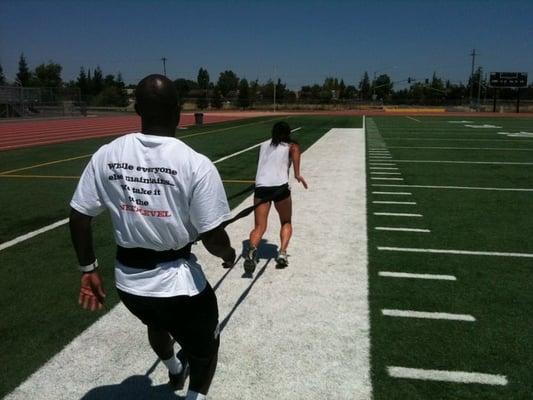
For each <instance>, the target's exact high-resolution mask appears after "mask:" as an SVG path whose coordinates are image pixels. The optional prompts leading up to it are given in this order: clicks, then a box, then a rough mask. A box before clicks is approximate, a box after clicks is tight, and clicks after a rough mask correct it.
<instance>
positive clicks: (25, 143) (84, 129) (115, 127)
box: [0, 114, 243, 150]
mask: <svg viewBox="0 0 533 400" xmlns="http://www.w3.org/2000/svg"><path fill="white" fill-rule="evenodd" d="M239 118H243V116H241V117H238V116H236V115H229V114H228V115H224V114H204V123H206V124H212V123H215V122H222V121H229V120H235V119H239ZM193 123H194V115H192V114H182V115H181V120H180V126H188V125H192V124H193ZM140 129H141V119H140V118H139V117H138V116H115V117H93V118H91V117H86V118H76V119H58V120H40V121H16V122H6V123H1V124H0V150H11V149H17V148H21V147H33V146H41V145H45V144H53V143H64V142H71V141H75V140H82V139H91V138H97V137H104V136H118V135H123V134H126V133H131V132H139V131H140Z"/></svg>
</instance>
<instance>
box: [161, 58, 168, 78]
mask: <svg viewBox="0 0 533 400" xmlns="http://www.w3.org/2000/svg"><path fill="white" fill-rule="evenodd" d="M161 61H163V75H165V76H167V58H166V57H161Z"/></svg>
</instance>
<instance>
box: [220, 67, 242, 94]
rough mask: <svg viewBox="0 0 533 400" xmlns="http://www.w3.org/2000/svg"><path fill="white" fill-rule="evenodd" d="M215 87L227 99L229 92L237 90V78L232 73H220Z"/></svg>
mask: <svg viewBox="0 0 533 400" xmlns="http://www.w3.org/2000/svg"><path fill="white" fill-rule="evenodd" d="M217 86H218V87H219V89H220V93H221V94H222V96H224V97H227V96H228V94H229V93H230V92H231V91H234V90H237V87H238V86H239V78H238V77H237V75H236V74H235V72H233V71H224V72H221V73H220V75H219V77H218V82H217Z"/></svg>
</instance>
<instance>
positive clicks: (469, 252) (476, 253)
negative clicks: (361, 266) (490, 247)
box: [378, 246, 533, 258]
mask: <svg viewBox="0 0 533 400" xmlns="http://www.w3.org/2000/svg"><path fill="white" fill-rule="evenodd" d="M378 250H381V251H403V252H409V253H434V254H458V255H466V256H493V257H522V258H533V254H532V253H513V252H501V251H472V250H452V249H421V248H412V247H385V246H378Z"/></svg>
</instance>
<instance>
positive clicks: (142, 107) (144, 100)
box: [135, 74, 179, 127]
mask: <svg viewBox="0 0 533 400" xmlns="http://www.w3.org/2000/svg"><path fill="white" fill-rule="evenodd" d="M135 100H136V101H135V110H136V111H137V113H138V114H139V115H140V116H141V118H142V119H143V125H144V124H145V123H147V124H149V125H167V124H169V123H172V122H173V121H175V125H174V127H175V126H176V125H177V123H178V122H179V102H178V91H177V90H176V87H175V86H174V83H173V82H172V81H171V80H170V79H168V78H167V77H166V76H163V75H157V74H154V75H148V76H147V77H145V78H144V79H142V80H141V81H140V82H139V84H138V85H137V89H136V90H135Z"/></svg>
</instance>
